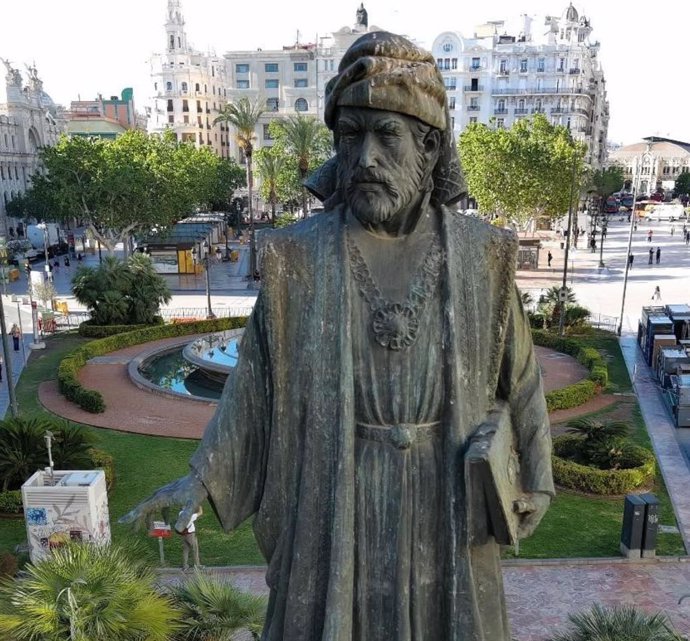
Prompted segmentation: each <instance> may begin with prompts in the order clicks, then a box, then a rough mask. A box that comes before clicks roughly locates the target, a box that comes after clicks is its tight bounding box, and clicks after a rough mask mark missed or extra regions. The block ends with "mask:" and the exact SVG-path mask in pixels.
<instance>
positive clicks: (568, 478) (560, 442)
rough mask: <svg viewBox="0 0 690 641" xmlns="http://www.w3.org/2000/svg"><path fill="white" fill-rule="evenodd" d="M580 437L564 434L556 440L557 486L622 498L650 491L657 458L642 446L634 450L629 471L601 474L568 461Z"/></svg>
mask: <svg viewBox="0 0 690 641" xmlns="http://www.w3.org/2000/svg"><path fill="white" fill-rule="evenodd" d="M581 440H582V439H581V438H580V437H578V436H574V435H570V434H564V435H562V436H558V437H556V438H555V439H554V440H553V452H554V453H553V455H552V457H551V458H552V464H553V479H554V482H555V483H556V485H560V486H561V487H564V488H568V489H571V490H576V491H578V492H586V493H588V494H602V495H621V494H627V493H628V492H632V491H634V490H638V489H640V488H644V487H648V486H649V485H651V484H652V482H653V481H654V475H655V473H656V459H655V458H654V454H652V453H651V452H650V451H649V450H647V449H645V448H644V447H640V446H639V445H632V446H630V452H631V455H632V457H631V458H629V459H628V461H627V464H628V465H631V466H632V467H629V468H627V469H618V470H600V469H597V468H594V467H588V466H587V465H581V464H579V463H575V462H574V461H571V460H569V459H567V458H562V456H566V455H568V454H571V453H572V452H573V450H574V448H575V447H576V446H577V444H578V442H580V441H581Z"/></svg>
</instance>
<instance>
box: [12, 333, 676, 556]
mask: <svg viewBox="0 0 690 641" xmlns="http://www.w3.org/2000/svg"><path fill="white" fill-rule="evenodd" d="M591 338H592V341H593V345H594V346H596V347H597V348H598V349H603V350H605V351H606V353H607V354H608V356H609V373H610V378H611V384H610V388H611V389H612V390H616V391H623V392H625V391H629V390H630V389H631V387H630V381H629V379H628V375H627V370H625V364H624V363H623V360H622V355H621V354H620V350H619V349H618V343H617V341H616V339H615V338H614V337H610V336H601V335H596V336H593V337H591ZM81 342H83V339H81V338H79V337H78V336H75V335H63V336H60V337H56V338H53V339H50V340H49V341H48V347H47V349H46V350H45V351H44V352H37V353H34V354H32V356H31V360H30V361H29V364H28V366H27V368H26V369H25V370H24V373H23V374H22V377H21V379H20V382H19V385H18V388H17V397H18V401H19V406H20V409H21V411H22V413H23V414H26V415H32V414H37V413H45V411H44V410H43V409H42V408H41V406H40V404H39V403H38V400H37V388H38V385H39V383H40V382H41V381H44V380H48V379H51V378H54V377H55V373H56V370H57V366H58V363H59V362H60V359H61V358H62V357H63V356H64V354H66V353H67V352H68V351H70V350H71V349H73V348H74V347H76V346H77V345H79V344H80V343H81ZM635 408H636V405H635ZM605 411H611V409H610V408H609V409H607V410H605ZM633 414H634V416H633V421H632V422H633V424H634V426H635V436H634V438H635V439H636V440H637V441H638V442H640V443H641V444H648V442H649V441H648V437H647V434H646V431H645V430H644V424H643V422H642V419H641V417H640V415H639V411H638V410H636V409H634V410H633ZM46 415H49V414H47V413H46ZM49 416H50V415H49ZM89 429H92V430H93V433H94V435H95V438H96V440H97V447H100V448H101V449H104V450H106V451H107V452H109V453H110V454H112V455H113V457H114V459H115V466H116V473H117V481H116V486H115V488H114V490H113V491H112V492H111V495H110V513H111V519H112V521H113V522H112V523H111V527H112V532H113V539H114V540H115V542H118V543H124V544H127V543H128V542H131V541H134V540H137V541H141V542H142V544H143V553H144V554H146V556H147V558H149V559H150V560H151V561H152V562H155V561H156V560H157V558H158V543H157V541H156V540H151V539H148V538H147V537H146V536H145V534H144V533H133V532H132V531H131V530H130V529H129V528H126V527H124V526H121V525H119V524H117V519H118V518H119V517H120V516H121V515H122V514H124V513H125V512H126V511H128V510H129V509H130V508H131V507H133V506H134V505H136V504H137V502H139V501H140V500H141V499H143V498H145V497H146V496H148V495H149V494H151V493H152V492H153V491H154V490H155V489H156V488H158V487H160V486H161V485H164V484H165V483H167V482H168V481H170V480H172V479H175V478H177V477H179V476H182V475H184V474H185V473H186V472H187V461H188V460H189V457H190V455H191V454H192V452H193V451H194V449H195V447H196V443H195V442H194V441H186V440H180V439H173V438H160V437H152V436H140V435H136V434H128V433H124V432H116V431H113V430H104V429H95V428H89ZM654 491H655V493H656V494H657V496H659V499H660V501H661V519H660V522H661V523H662V524H664V525H675V518H674V517H673V513H672V510H671V506H670V501H669V498H668V495H667V492H666V489H665V487H664V486H663V481H661V476H660V475H659V482H658V484H657V487H656V488H654ZM204 512H205V514H204V516H203V518H202V519H200V521H199V522H198V525H197V529H198V536H199V545H200V549H201V556H202V562H203V563H204V564H205V565H244V564H259V563H262V562H263V559H262V557H261V555H260V553H259V552H258V549H257V547H256V544H255V542H254V538H253V536H252V533H251V526H250V524H249V523H245V524H244V525H243V526H242V527H240V528H238V529H237V530H236V531H234V532H233V533H231V534H229V535H228V534H225V533H223V532H222V530H221V528H220V526H219V525H218V524H217V522H216V519H215V517H214V515H213V514H212V511H211V509H210V507H209V506H205V507H204ZM622 514H623V499H622V498H615V499H605V498H599V499H597V498H592V497H585V496H579V495H576V494H568V493H565V492H560V493H559V495H558V496H557V497H556V499H555V501H554V503H553V506H552V507H551V509H550V510H549V512H548V513H547V515H546V517H545V518H544V521H543V523H542V525H541V526H540V527H539V529H538V531H537V532H536V534H535V535H534V536H533V537H532V538H530V539H529V540H526V541H523V542H522V544H521V550H520V556H521V557H523V558H558V557H602V556H618V555H619V552H618V542H619V539H620V530H621V523H622ZM24 538H25V531H24V524H23V521H4V520H0V551H3V550H10V551H11V550H13V549H14V546H15V545H16V544H17V543H20V542H22V541H23V540H24ZM165 549H166V559H167V561H168V563H169V564H171V565H179V564H180V562H181V544H180V540H179V539H178V537H173V538H172V539H170V540H168V541H166V543H165ZM658 553H659V554H660V555H680V554H684V553H685V551H684V549H683V545H682V541H681V538H680V535H673V534H660V535H659V537H658ZM507 555H510V553H507Z"/></svg>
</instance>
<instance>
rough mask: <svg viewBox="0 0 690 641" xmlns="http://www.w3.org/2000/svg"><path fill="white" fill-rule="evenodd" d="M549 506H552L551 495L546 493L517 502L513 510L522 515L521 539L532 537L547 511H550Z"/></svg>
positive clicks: (529, 495)
mask: <svg viewBox="0 0 690 641" xmlns="http://www.w3.org/2000/svg"><path fill="white" fill-rule="evenodd" d="M549 505H551V495H550V494H546V493H544V492H533V493H530V494H527V495H525V497H524V498H523V499H520V500H518V501H515V503H514V504H513V509H514V510H515V511H516V512H517V513H518V514H520V525H519V526H518V538H519V539H526V538H527V537H528V536H531V535H532V533H533V532H534V530H536V529H537V526H538V525H539V522H540V521H541V520H542V517H543V516H544V514H546V510H548V509H549Z"/></svg>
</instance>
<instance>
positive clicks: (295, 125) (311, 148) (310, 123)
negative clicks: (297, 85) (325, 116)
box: [280, 113, 326, 218]
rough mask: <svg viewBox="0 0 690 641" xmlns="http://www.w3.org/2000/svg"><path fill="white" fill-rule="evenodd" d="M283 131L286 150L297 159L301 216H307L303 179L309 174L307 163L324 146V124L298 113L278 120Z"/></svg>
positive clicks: (305, 189)
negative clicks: (300, 185) (300, 191)
mask: <svg viewBox="0 0 690 641" xmlns="http://www.w3.org/2000/svg"><path fill="white" fill-rule="evenodd" d="M280 126H281V128H282V129H283V131H284V133H285V146H286V149H287V151H289V152H290V153H291V154H293V155H294V156H295V158H296V159H297V170H298V172H299V178H300V182H301V183H302V216H303V217H304V218H306V217H307V188H306V187H305V186H304V181H305V180H306V179H307V176H308V175H309V163H310V161H311V159H312V157H313V156H314V155H315V154H318V153H319V152H320V151H322V149H321V148H322V147H323V146H324V144H323V141H324V133H323V132H324V131H325V130H326V128H325V126H324V125H323V124H321V123H320V122H319V121H318V120H317V119H316V118H314V116H305V115H304V114H301V113H298V114H296V115H294V116H290V117H288V118H286V119H284V120H281V121H280Z"/></svg>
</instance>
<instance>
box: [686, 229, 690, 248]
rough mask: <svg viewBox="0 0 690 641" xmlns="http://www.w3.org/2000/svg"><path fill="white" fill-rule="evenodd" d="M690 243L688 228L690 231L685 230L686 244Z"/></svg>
mask: <svg viewBox="0 0 690 641" xmlns="http://www.w3.org/2000/svg"><path fill="white" fill-rule="evenodd" d="M689 243H690V229H688V231H686V232H685V244H686V245H687V244H689Z"/></svg>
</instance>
